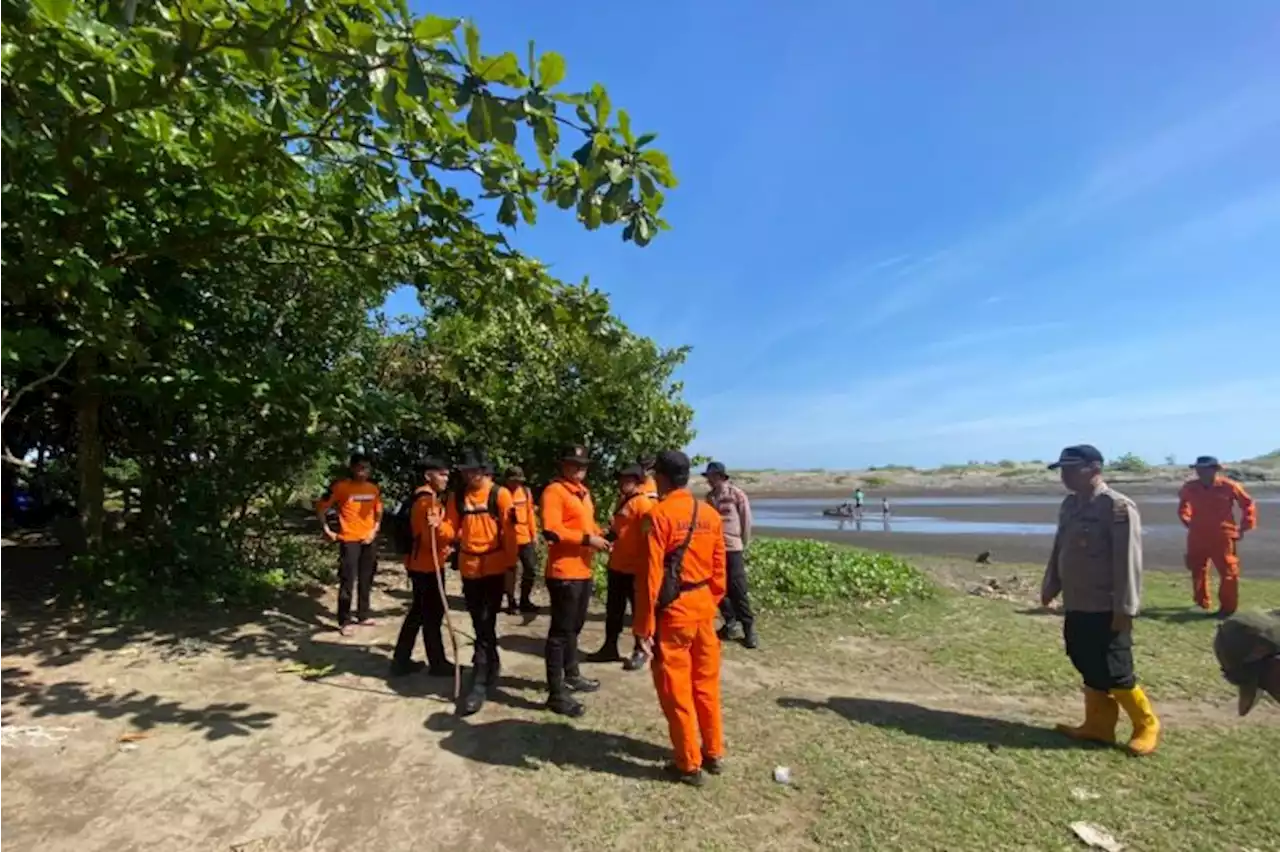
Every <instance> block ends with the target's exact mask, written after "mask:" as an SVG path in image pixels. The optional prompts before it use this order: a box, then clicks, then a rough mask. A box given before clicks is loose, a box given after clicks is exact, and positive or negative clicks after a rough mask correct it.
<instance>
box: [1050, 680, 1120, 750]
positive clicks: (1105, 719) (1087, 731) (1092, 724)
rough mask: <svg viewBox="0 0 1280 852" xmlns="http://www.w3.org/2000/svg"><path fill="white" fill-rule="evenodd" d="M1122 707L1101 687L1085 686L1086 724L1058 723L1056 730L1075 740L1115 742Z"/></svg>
mask: <svg viewBox="0 0 1280 852" xmlns="http://www.w3.org/2000/svg"><path fill="white" fill-rule="evenodd" d="M1119 720H1120V708H1119V707H1118V706H1116V702H1115V700H1114V699H1112V697H1111V696H1110V695H1108V694H1107V693H1105V692H1103V691H1102V690H1100V689H1090V688H1089V687H1087V686H1086V687H1085V688H1084V724H1083V725H1079V726H1073V725H1057V726H1056V730H1057V731H1058V732H1060V733H1063V734H1066V735H1067V736H1069V737H1071V738H1072V739H1073V740H1088V741H1090V742H1095V743H1107V744H1114V743H1115V741H1116V722H1118V721H1119Z"/></svg>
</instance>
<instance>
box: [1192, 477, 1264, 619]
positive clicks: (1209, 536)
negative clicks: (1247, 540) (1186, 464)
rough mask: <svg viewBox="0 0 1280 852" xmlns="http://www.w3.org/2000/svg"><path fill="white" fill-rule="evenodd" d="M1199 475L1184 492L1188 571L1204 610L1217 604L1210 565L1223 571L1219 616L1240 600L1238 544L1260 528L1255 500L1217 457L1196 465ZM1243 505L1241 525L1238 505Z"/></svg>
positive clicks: (1220, 576)
mask: <svg viewBox="0 0 1280 852" xmlns="http://www.w3.org/2000/svg"><path fill="white" fill-rule="evenodd" d="M1191 467H1192V468H1193V469H1194V470H1195V472H1196V478H1195V479H1193V480H1191V481H1190V482H1187V483H1185V484H1184V485H1183V486H1182V490H1181V491H1180V492H1178V518H1179V520H1181V521H1182V525H1183V526H1184V527H1186V528H1187V570H1188V571H1190V572H1191V586H1192V592H1193V594H1194V595H1195V599H1196V604H1197V605H1198V606H1199V607H1200V608H1201V609H1209V608H1211V607H1212V606H1213V597H1212V595H1211V594H1210V592H1209V563H1210V562H1212V563H1213V567H1214V568H1217V569H1218V578H1219V583H1218V601H1219V608H1218V617H1220V618H1226V617H1227V616H1229V615H1231V614H1232V613H1234V612H1235V611H1236V607H1237V606H1238V605H1239V603H1240V558H1239V557H1238V556H1237V555H1236V543H1237V542H1238V541H1239V540H1240V537H1241V536H1242V535H1244V534H1245V533H1247V532H1248V531H1249V530H1251V529H1253V528H1254V527H1255V526H1257V523H1258V511H1257V508H1256V507H1255V506H1254V503H1253V498H1252V497H1250V496H1249V495H1248V493H1247V492H1245V490H1244V489H1243V488H1241V487H1240V483H1238V482H1234V481H1232V480H1230V479H1227V478H1226V477H1225V476H1223V475H1222V465H1220V464H1219V463H1218V460H1217V459H1216V458H1214V457H1213V456H1200V457H1199V458H1198V459H1196V463H1195V464H1193V465H1192V466H1191ZM1236 506H1239V507H1240V522H1239V524H1237V523H1236V516H1235V507H1236Z"/></svg>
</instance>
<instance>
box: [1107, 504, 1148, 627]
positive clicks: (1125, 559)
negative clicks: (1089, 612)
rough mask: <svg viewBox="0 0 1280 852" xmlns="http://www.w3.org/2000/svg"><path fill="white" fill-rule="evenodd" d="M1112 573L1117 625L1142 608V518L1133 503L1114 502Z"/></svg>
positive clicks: (1113, 607) (1112, 604) (1114, 610)
mask: <svg viewBox="0 0 1280 852" xmlns="http://www.w3.org/2000/svg"><path fill="white" fill-rule="evenodd" d="M1111 571H1112V574H1111V582H1112V585H1111V588H1112V598H1111V602H1112V603H1111V606H1112V611H1113V613H1114V614H1115V616H1116V621H1115V622H1113V624H1116V623H1120V622H1123V621H1126V620H1127V619H1131V618H1133V617H1134V616H1135V615H1137V614H1138V611H1139V610H1140V609H1141V608H1142V519H1141V518H1139V517H1138V507H1137V506H1135V505H1134V504H1133V502H1132V501H1130V500H1115V501H1114V502H1113V503H1112V523H1111Z"/></svg>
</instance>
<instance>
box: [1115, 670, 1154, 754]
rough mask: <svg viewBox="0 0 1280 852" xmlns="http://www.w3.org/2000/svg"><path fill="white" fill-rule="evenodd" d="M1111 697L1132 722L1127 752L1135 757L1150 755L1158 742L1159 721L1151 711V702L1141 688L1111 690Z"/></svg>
mask: <svg viewBox="0 0 1280 852" xmlns="http://www.w3.org/2000/svg"><path fill="white" fill-rule="evenodd" d="M1111 695H1112V696H1113V697H1114V698H1115V700H1116V701H1117V702H1118V703H1119V704H1120V706H1121V707H1123V708H1124V712H1125V713H1127V714H1128V715H1129V720H1130V721H1131V722H1133V736H1131V737H1130V738H1129V751H1130V752H1131V753H1133V754H1136V755H1144V754H1151V753H1152V752H1153V751H1155V750H1156V745H1157V744H1158V743H1159V742H1160V720H1159V719H1157V718H1156V713H1155V711H1154V710H1152V709H1151V702H1150V701H1148V700H1147V694H1146V693H1145V692H1143V691H1142V687H1140V686H1135V687H1134V688H1133V689H1113V690H1111Z"/></svg>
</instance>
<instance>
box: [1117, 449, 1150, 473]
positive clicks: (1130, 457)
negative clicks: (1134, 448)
mask: <svg viewBox="0 0 1280 852" xmlns="http://www.w3.org/2000/svg"><path fill="white" fill-rule="evenodd" d="M1108 467H1110V468H1111V469H1112V470H1118V471H1120V472H1121V473H1146V472H1147V471H1149V470H1151V465H1149V464H1147V462H1146V461H1145V460H1144V459H1143V458H1142V456H1139V455H1136V454H1135V453H1125V454H1124V455H1122V456H1120V458H1118V459H1115V460H1114V461H1112V462H1111V464H1110V465H1108Z"/></svg>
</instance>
